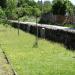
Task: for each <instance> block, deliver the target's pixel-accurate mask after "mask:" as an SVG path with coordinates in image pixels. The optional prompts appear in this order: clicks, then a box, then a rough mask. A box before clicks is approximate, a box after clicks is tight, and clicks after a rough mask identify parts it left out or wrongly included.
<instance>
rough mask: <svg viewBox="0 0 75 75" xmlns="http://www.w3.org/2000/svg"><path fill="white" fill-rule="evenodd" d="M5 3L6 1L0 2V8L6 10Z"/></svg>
mask: <svg viewBox="0 0 75 75" xmlns="http://www.w3.org/2000/svg"><path fill="white" fill-rule="evenodd" d="M6 1H7V0H0V6H1V7H2V8H6Z"/></svg>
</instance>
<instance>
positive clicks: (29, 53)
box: [0, 24, 75, 75]
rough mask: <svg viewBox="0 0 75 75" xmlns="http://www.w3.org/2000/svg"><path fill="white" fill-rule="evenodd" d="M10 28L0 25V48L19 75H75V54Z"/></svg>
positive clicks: (60, 46)
mask: <svg viewBox="0 0 75 75" xmlns="http://www.w3.org/2000/svg"><path fill="white" fill-rule="evenodd" d="M17 31H18V30H17V29H14V28H12V27H10V26H8V27H5V26H3V25H2V24H1V25H0V45H1V48H2V50H3V51H4V52H5V53H6V55H7V57H8V59H9V61H10V63H11V64H12V66H13V68H14V70H15V71H16V72H17V75H75V58H74V57H75V52H74V51H71V50H68V49H66V48H65V47H64V46H63V45H62V44H58V43H54V42H51V41H46V40H44V39H39V45H38V48H35V47H33V45H34V43H35V36H33V35H31V34H29V33H26V32H23V31H21V30H20V35H19V36H18V34H17Z"/></svg>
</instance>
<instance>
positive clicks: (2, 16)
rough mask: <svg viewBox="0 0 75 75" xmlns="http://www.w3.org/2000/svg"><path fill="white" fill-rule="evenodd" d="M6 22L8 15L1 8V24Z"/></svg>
mask: <svg viewBox="0 0 75 75" xmlns="http://www.w3.org/2000/svg"><path fill="white" fill-rule="evenodd" d="M5 21H6V15H5V12H4V11H3V10H2V8H1V7H0V23H3V22H5Z"/></svg>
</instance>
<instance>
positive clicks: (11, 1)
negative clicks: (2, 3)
mask: <svg viewBox="0 0 75 75" xmlns="http://www.w3.org/2000/svg"><path fill="white" fill-rule="evenodd" d="M16 6H17V1H16V0H7V8H6V10H5V13H6V16H7V18H8V19H16V18H17V14H16V12H17V11H16V9H17V8H16Z"/></svg>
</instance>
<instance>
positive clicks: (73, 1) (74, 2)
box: [35, 0, 75, 5]
mask: <svg viewBox="0 0 75 75" xmlns="http://www.w3.org/2000/svg"><path fill="white" fill-rule="evenodd" d="M35 1H38V0H35ZM39 1H41V0H39ZM42 1H52V0H42ZM69 1H71V2H72V3H73V4H74V5H75V0H69Z"/></svg>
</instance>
